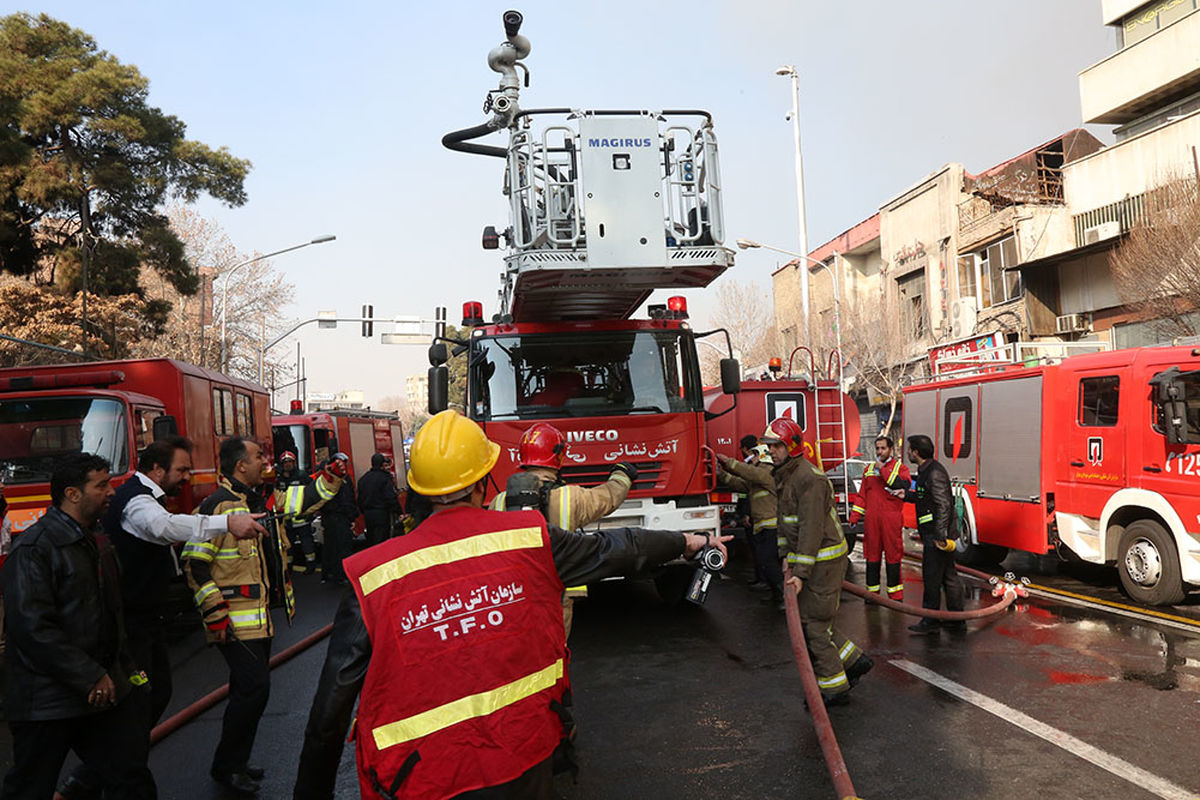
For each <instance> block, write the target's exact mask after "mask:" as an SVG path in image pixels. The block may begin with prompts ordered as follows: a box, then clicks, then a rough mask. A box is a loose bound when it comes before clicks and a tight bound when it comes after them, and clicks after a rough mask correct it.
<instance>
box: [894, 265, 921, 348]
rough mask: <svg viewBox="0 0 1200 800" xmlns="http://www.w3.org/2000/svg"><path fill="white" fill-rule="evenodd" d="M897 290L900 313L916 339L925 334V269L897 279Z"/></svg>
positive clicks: (906, 326)
mask: <svg viewBox="0 0 1200 800" xmlns="http://www.w3.org/2000/svg"><path fill="white" fill-rule="evenodd" d="M896 290H897V292H898V293H899V295H900V314H901V318H902V320H903V322H904V326H905V330H907V331H908V332H909V335H910V336H912V338H914V339H920V338H922V337H923V336H925V333H926V331H927V327H926V325H925V270H923V269H922V270H918V271H917V272H914V273H913V274H911V275H906V276H904V277H903V278H898V279H897V280H896Z"/></svg>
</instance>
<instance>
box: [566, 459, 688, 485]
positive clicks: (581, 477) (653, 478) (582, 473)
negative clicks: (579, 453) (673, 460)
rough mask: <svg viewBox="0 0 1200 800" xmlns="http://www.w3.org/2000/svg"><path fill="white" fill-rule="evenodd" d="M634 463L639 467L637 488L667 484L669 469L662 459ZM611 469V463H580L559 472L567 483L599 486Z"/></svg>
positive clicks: (606, 478)
mask: <svg viewBox="0 0 1200 800" xmlns="http://www.w3.org/2000/svg"><path fill="white" fill-rule="evenodd" d="M632 463H633V465H634V466H635V467H637V469H638V479H637V480H636V481H634V484H633V488H634V489H635V490H640V491H649V490H651V489H661V488H662V487H664V486H666V483H667V470H666V469H664V468H663V463H662V462H661V461H634V462H632ZM611 471H612V465H610V464H580V465H578V466H565V467H563V468H562V469H561V470H559V474H560V475H561V476H562V479H563V481H564V482H566V483H570V484H576V485H579V486H599V485H600V484H602V483H604V482H605V481H606V480H608V473H609V472H611Z"/></svg>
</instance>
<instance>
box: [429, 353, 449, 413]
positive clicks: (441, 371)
mask: <svg viewBox="0 0 1200 800" xmlns="http://www.w3.org/2000/svg"><path fill="white" fill-rule="evenodd" d="M435 346H436V345H435ZM445 348H446V346H445V345H442V349H443V350H445ZM449 407H450V370H449V369H447V368H446V366H445V365H444V364H442V365H440V366H436V367H430V368H429V413H430V414H438V413H440V412H442V411H445V410H446V409H447V408H449Z"/></svg>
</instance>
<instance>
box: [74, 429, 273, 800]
mask: <svg viewBox="0 0 1200 800" xmlns="http://www.w3.org/2000/svg"><path fill="white" fill-rule="evenodd" d="M191 474H192V443H191V442H190V441H188V440H187V439H185V438H183V437H182V436H171V437H167V438H165V439H160V440H158V441H156V442H152V443H151V444H150V445H148V446H147V447H146V448H145V449H144V450H142V452H141V455H140V456H139V458H138V471H137V472H136V473H134V476H133V477H132V478H130V479H129V480H127V481H126V482H125V483H124V484H122V485H121V486H120V488H118V489H117V492H116V494H115V495H114V496H113V499H112V503H111V504H110V505H109V508H108V512H107V513H106V514H105V516H104V517H103V519H102V523H103V525H104V532H105V534H107V536H108V538H109V540H110V541H112V543H113V545H114V547H115V548H116V551H117V558H118V560H119V561H120V564H121V597H122V601H123V605H124V612H125V630H126V635H127V636H128V639H129V650H130V654H131V655H132V656H133V660H134V662H135V663H136V664H137V666H138V667H139V668H140V669H142V670H144V671H145V674H146V677H147V679H148V680H149V689H150V691H149V692H148V693H143V694H146V696H147V698H146V702H147V703H148V707H147V708H146V709H145V734H146V736H147V737H149V735H150V730H151V728H153V727H154V724H155V723H156V722H158V719H159V717H160V716H162V713H163V711H164V710H165V709H166V707H167V704H168V703H169V702H170V700H171V690H172V687H171V662H170V660H169V658H168V652H167V643H166V637H165V635H164V634H165V632H164V625H163V618H162V612H163V609H164V608H165V607H166V604H167V596H168V592H169V589H170V585H171V581H172V580H173V579H174V578H175V576H176V575H178V574H180V573H179V568H178V566H177V563H176V560H175V552H174V550H173V549H172V548H171V545H173V544H182V543H187V542H207V541H208V540H210V539H212V538H214V537H216V536H220V535H223V534H225V533H231V534H233V535H234V536H235V537H237V538H238V539H251V538H254V537H256V536H259V535H260V534H264V533H266V530H265V529H264V528H263V527H262V525H260V524H259V523H258V522H257V521H256V519H257V518H259V517H262V516H263V515H262V514H227V515H221V516H205V515H201V514H195V515H193V514H172V513H171V512H170V511H168V510H167V508H166V506H165V505H164V503H165V501H166V498H167V497H169V496H172V495H175V494H178V493H179V490H180V489H182V488H183V486H184V485H186V484H187V482H188V481H189V480H190V479H191ZM213 485H214V486H215V485H216V484H215V483H214V484H213ZM98 784H99V781H98V780H96V778H95V776H94V775H91V774H90V773H89V772H88V771H87V770H84V769H83V768H79V769H77V770H76V771H75V772H74V773H73V774H71V775H70V776H69V777H68V778H67V779H66V781H65V782H64V783H63V785H62V786H61V787H59V795H60V796H62V797H65V798H69V800H74V798H79V797H93V796H95V794H94V791H95V787H96V786H98Z"/></svg>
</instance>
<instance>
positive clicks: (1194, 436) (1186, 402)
mask: <svg viewBox="0 0 1200 800" xmlns="http://www.w3.org/2000/svg"><path fill="white" fill-rule="evenodd" d="M1175 384H1176V385H1177V386H1178V387H1179V388H1180V389H1182V390H1183V407H1184V415H1183V438H1184V442H1185V443H1187V444H1200V374H1198V373H1196V372H1185V373H1183V374H1182V375H1179V376H1178V377H1176V378H1175ZM1165 422H1166V420H1164V419H1163V407H1162V405H1160V404H1158V403H1155V411H1154V430H1156V431H1158V432H1159V433H1163V432H1164V431H1166V425H1165V424H1164V423H1165Z"/></svg>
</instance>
